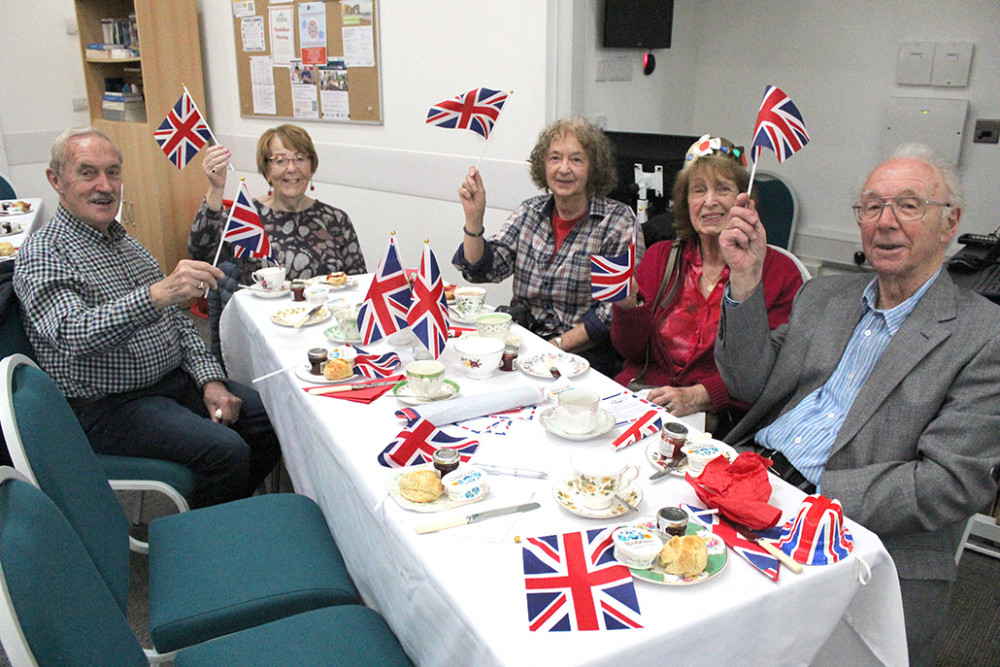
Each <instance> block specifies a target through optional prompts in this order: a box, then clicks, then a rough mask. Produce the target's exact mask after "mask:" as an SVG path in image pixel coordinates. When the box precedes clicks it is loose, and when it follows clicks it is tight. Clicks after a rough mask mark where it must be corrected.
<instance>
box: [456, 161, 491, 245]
mask: <svg viewBox="0 0 1000 667" xmlns="http://www.w3.org/2000/svg"><path fill="white" fill-rule="evenodd" d="M458 199H459V200H460V201H461V202H462V210H464V211H465V228H466V229H467V230H469V231H470V232H473V233H476V232H481V231H482V230H483V215H484V214H485V213H486V187H485V186H484V185H483V177H482V176H480V175H479V170H478V169H476V168H475V167H469V173H467V174H466V175H465V180H463V181H462V184H461V185H460V186H458Z"/></svg>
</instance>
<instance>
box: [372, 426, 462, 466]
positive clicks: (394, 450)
mask: <svg viewBox="0 0 1000 667" xmlns="http://www.w3.org/2000/svg"><path fill="white" fill-rule="evenodd" d="M442 447H450V448H451V449H457V450H458V455H459V459H461V460H462V461H463V462H465V463H468V462H469V460H470V459H471V458H472V455H473V454H474V453H475V452H476V449H478V448H479V441H478V440H473V439H471V438H455V437H453V436H450V435H448V434H447V433H445V432H444V431H442V430H440V429H439V428H438V427H436V426H435V425H434V424H432V423H431V422H429V421H428V420H426V419H424V418H422V417H418V418H417V419H416V421H412V422H410V423H409V424H407V426H406V427H405V428H404V429H403V430H402V431H400V432H399V435H397V436H396V437H395V439H393V441H392V442H390V443H389V444H388V446H386V448H385V449H383V450H382V452H381V453H380V454H379V455H378V462H379V463H381V464H382V465H384V466H385V467H386V468H402V467H404V466H415V465H419V464H421V463H430V462H431V461H432V460H433V456H434V451H435V450H437V449H440V448H442Z"/></svg>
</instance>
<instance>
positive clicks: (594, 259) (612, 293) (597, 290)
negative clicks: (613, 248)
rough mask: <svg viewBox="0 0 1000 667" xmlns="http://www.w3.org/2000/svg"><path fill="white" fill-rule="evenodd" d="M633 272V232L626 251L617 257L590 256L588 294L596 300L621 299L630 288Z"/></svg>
mask: <svg viewBox="0 0 1000 667" xmlns="http://www.w3.org/2000/svg"><path fill="white" fill-rule="evenodd" d="M633 273H635V234H633V235H632V240H631V241H629V244H628V251H627V252H626V253H625V254H623V255H618V256H617V257H603V256H601V255H591V256H590V295H591V296H592V297H593V298H594V299H596V300H598V301H621V300H622V299H625V298H627V297H628V295H629V294H630V293H631V290H632V274H633Z"/></svg>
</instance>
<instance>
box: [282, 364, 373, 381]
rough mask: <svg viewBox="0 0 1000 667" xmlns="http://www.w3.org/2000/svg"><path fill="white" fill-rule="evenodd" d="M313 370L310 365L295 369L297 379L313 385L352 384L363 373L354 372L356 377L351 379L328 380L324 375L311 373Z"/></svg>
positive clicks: (353, 376)
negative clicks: (310, 370)
mask: <svg viewBox="0 0 1000 667" xmlns="http://www.w3.org/2000/svg"><path fill="white" fill-rule="evenodd" d="M310 368H312V367H311V366H310V365H309V364H302V365H301V366H296V367H295V369H294V372H295V377H297V378H298V379H300V380H302V381H303V382H311V383H313V384H340V383H341V382H350V381H351V380H357V379H359V377H360V376H361V373H359V372H358V371H357V369H355V370H354V375H351V376H350V377H346V378H341V379H340V380H327V379H326V378H325V377H323V376H322V375H313V374H312V373H311V372H309V369H310Z"/></svg>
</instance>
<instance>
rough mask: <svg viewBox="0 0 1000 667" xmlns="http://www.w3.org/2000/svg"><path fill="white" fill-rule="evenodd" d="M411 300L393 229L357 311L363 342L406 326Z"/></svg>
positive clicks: (369, 341) (373, 339) (377, 338)
mask: <svg viewBox="0 0 1000 667" xmlns="http://www.w3.org/2000/svg"><path fill="white" fill-rule="evenodd" d="M410 302H411V297H410V285H409V283H408V282H407V281H406V274H405V273H403V267H402V265H401V264H400V263H399V253H397V252H396V236H395V232H393V233H392V235H391V236H389V245H387V246H386V248H385V254H383V255H382V260H381V261H380V262H379V263H378V268H377V269H376V270H375V276H374V278H372V284H371V286H370V287H369V288H368V294H366V295H365V300H364V302H363V303H362V304H361V310H360V311H359V312H358V329H359V330H360V331H361V340H362V341H363V342H364V344H365V345H368V344H369V343H371V342H372V341H376V340H379V339H380V338H382V337H383V336H388V335H390V334H394V333H396V332H397V331H401V330H403V329H405V328H406V327H407V322H406V314H407V313H408V312H409V310H410Z"/></svg>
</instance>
